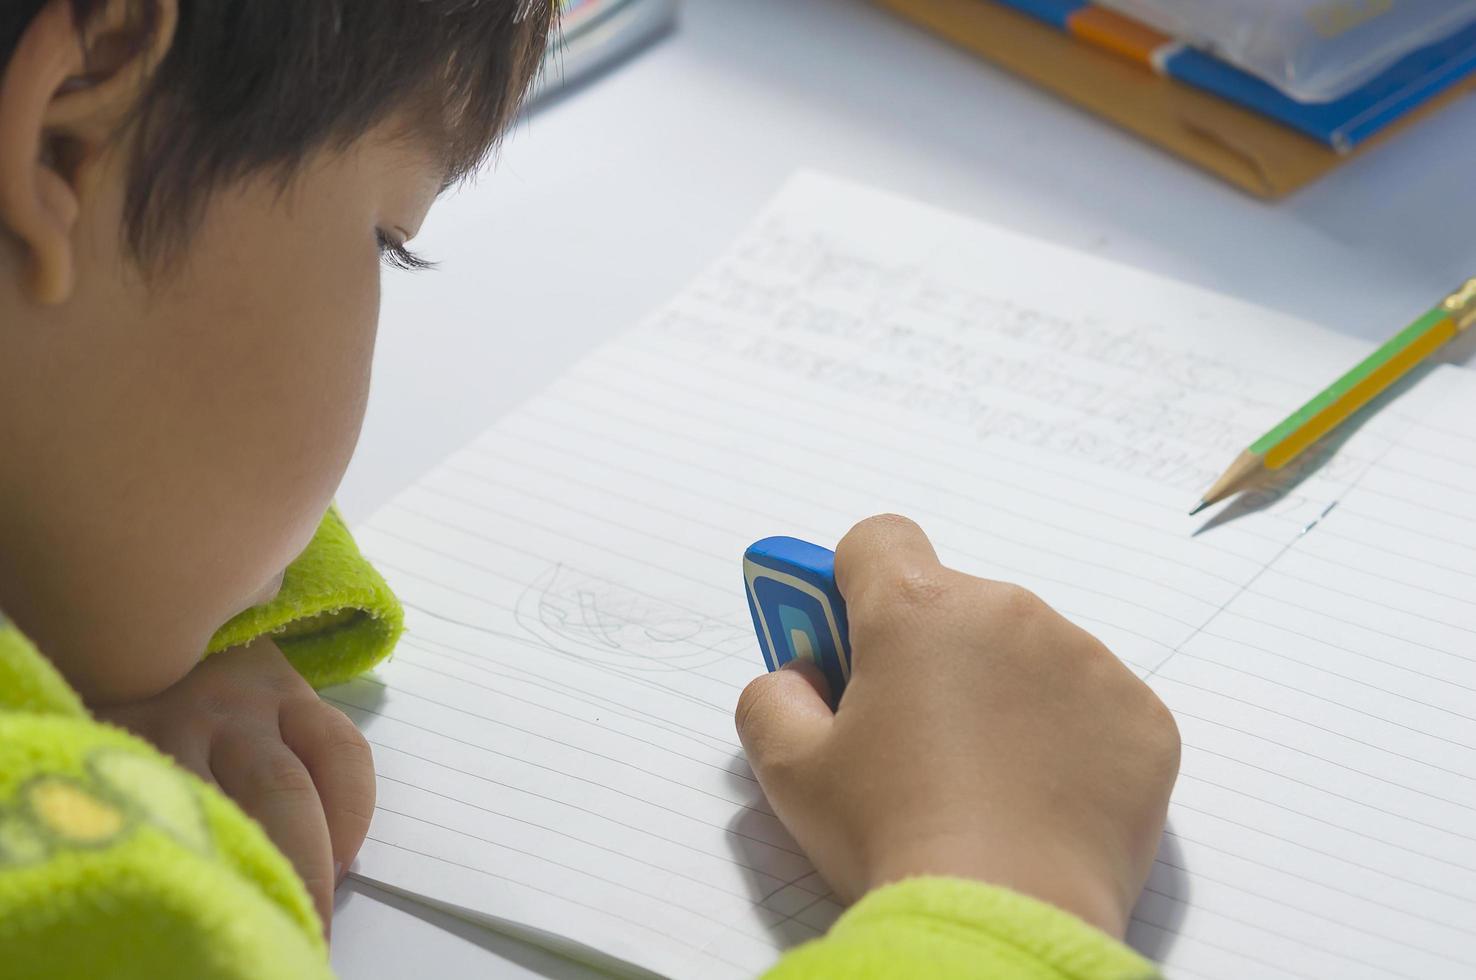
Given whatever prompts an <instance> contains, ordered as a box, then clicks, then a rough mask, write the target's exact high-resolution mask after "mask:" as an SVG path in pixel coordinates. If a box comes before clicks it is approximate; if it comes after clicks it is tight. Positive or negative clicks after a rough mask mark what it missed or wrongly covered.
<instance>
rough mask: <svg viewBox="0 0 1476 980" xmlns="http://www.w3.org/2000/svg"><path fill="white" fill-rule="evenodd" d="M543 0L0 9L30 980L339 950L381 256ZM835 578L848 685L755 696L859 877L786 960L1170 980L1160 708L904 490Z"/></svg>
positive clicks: (806, 833) (6, 541) (21, 920)
mask: <svg viewBox="0 0 1476 980" xmlns="http://www.w3.org/2000/svg"><path fill="white" fill-rule="evenodd" d="M552 16H553V15H552V11H551V10H550V9H549V7H548V6H547V5H546V4H545V3H543V2H542V0H539V2H535V3H529V2H527V0H413V2H412V0H6V2H5V4H4V7H3V8H0V65H3V70H4V73H3V75H0V611H3V614H4V615H5V616H8V617H9V619H10V620H11V621H12V624H11V625H10V626H5V625H3V624H0V948H3V949H4V950H5V951H6V956H7V965H6V971H7V975H22V976H24V975H46V976H70V975H79V976H81V975H86V976H93V975H111V976H140V977H144V976H149V977H157V976H172V975H177V976H190V977H215V976H220V977H240V978H246V977H250V978H258V977H280V976H314V975H323V974H325V973H326V970H327V967H326V961H325V957H324V955H323V951H324V948H323V943H322V935H321V934H320V932H319V929H320V928H322V927H324V926H326V923H327V920H328V917H329V914H330V911H331V896H332V889H333V886H334V883H335V882H336V881H337V880H338V879H339V878H340V877H341V875H342V873H343V869H344V868H346V867H347V866H348V865H349V864H350V863H351V862H352V860H353V857H354V854H355V853H356V852H357V850H358V847H359V844H360V843H361V842H362V840H363V838H364V835H365V834H366V833H367V830H368V822H369V818H370V815H371V814H372V812H373V801H374V779H373V767H372V763H371V760H370V757H369V751H368V747H367V745H366V743H365V742H364V741H363V739H362V737H360V736H359V735H358V733H357V731H355V730H354V728H353V726H352V724H350V723H349V722H348V721H347V719H346V718H345V717H344V716H343V715H341V714H340V713H338V712H337V711H336V710H335V709H333V708H331V707H329V706H328V705H326V704H324V703H323V702H321V701H319V700H318V699H317V697H316V696H315V695H314V694H313V691H312V686H322V685H324V684H329V683H333V682H336V681H339V680H343V679H346V678H347V677H349V676H352V675H353V674H354V673H356V672H358V671H360V670H363V669H366V668H367V667H369V666H371V665H372V664H373V663H374V662H375V661H377V660H378V659H379V658H381V657H382V656H384V655H385V654H386V653H387V652H388V651H389V649H390V648H391V647H392V645H393V642H394V639H395V637H396V635H397V634H398V629H399V611H398V607H397V606H396V604H395V603H394V601H393V598H392V597H391V596H389V595H388V592H387V591H386V590H385V588H384V585H383V582H382V581H381V580H380V579H379V577H378V576H377V575H376V574H375V573H374V572H373V570H372V569H369V568H368V567H367V566H366V565H365V564H364V563H363V562H362V560H361V559H359V557H358V555H357V552H356V551H355V550H354V548H353V545H352V542H351V541H350V540H349V538H348V536H347V533H346V532H345V531H344V529H343V527H342V525H341V524H340V523H339V522H338V521H337V518H336V516H334V515H333V514H332V513H331V512H330V513H328V516H327V517H324V513H325V511H327V510H328V507H329V502H330V499H331V496H332V493H333V491H334V489H335V487H336V486H337V483H338V481H339V479H340V478H341V476H342V474H343V471H344V468H345V466H346V464H347V460H348V457H349V454H350V452H351V450H352V447H353V443H354V441H355V438H356V436H357V431H358V426H359V423H360V421H361V417H362V411H363V406H364V398H365V392H366V388H367V383H368V370H369V364H370V359H371V354H372V348H373V338H374V329H375V321H376V316H377V289H378V278H377V277H378V268H379V261H380V259H381V257H382V258H384V259H386V260H388V261H389V262H391V263H393V264H397V265H402V266H412V267H413V266H416V265H419V264H420V263H419V260H418V259H416V258H415V257H414V255H413V254H412V253H410V252H409V251H408V250H407V246H406V243H407V242H408V241H409V239H411V238H413V237H414V233H415V231H416V229H417V228H418V227H419V225H420V223H421V222H422V220H423V219H424V217H425V213H426V211H427V210H428V209H429V207H430V205H431V203H432V202H433V201H434V199H435V197H436V196H437V194H438V193H439V191H440V190H441V189H442V188H443V187H445V186H446V185H447V184H448V183H450V182H453V181H455V180H456V179H458V178H459V177H461V176H463V175H465V174H467V173H469V172H470V171H471V170H472V169H474V167H475V166H476V165H477V163H478V162H479V161H480V160H481V158H482V157H483V155H484V154H485V153H486V151H487V149H488V147H489V146H491V145H492V144H493V143H494V141H495V139H496V137H497V136H498V134H499V133H500V132H501V131H502V130H503V128H504V127H505V126H506V124H507V122H508V120H509V119H510V117H511V116H512V114H513V112H514V110H515V108H516V106H517V103H518V101H519V99H520V98H521V96H522V94H523V92H524V90H525V88H526V86H527V83H528V81H529V79H530V78H531V77H532V74H533V72H534V71H535V70H536V67H537V64H538V61H539V57H540V55H541V51H542V45H543V39H544V37H545V36H546V33H547V31H548V29H549V27H550V24H551V20H552ZM837 574H838V577H839V584H840V586H841V588H842V590H843V591H844V592H845V594H846V596H847V601H848V605H849V606H850V608H851V611H852V643H853V649H854V652H855V662H856V664H855V674H854V677H853V680H852V686H851V688H850V689H849V690H848V693H847V695H846V701H845V705H844V707H843V708H842V709H841V710H840V711H838V712H835V713H832V712H831V711H830V709H829V708H828V707H826V701H825V697H824V691H823V682H822V681H821V680H820V679H819V678H818V677H817V676H815V675H813V674H811V673H809V672H806V671H803V670H798V669H797V670H785V671H781V672H779V673H777V674H774V675H769V676H765V677H761V678H759V679H758V680H756V681H755V682H754V683H753V684H752V685H750V687H749V689H748V690H747V691H745V692H744V695H743V698H742V699H741V701H740V703H739V705H738V706H737V721H738V727H739V732H740V735H741V736H742V739H743V742H744V745H745V746H746V748H747V750H748V752H749V755H750V759H751V761H752V763H753V765H754V768H755V771H756V772H757V774H758V776H759V779H760V781H761V783H762V784H763V786H764V788H765V790H766V792H767V793H768V795H769V797H770V799H771V801H772V802H773V804H774V806H775V809H776V811H777V812H778V813H779V814H780V816H781V817H782V818H783V820H784V821H785V823H786V825H787V826H788V827H789V829H790V830H791V831H792V832H793V834H794V836H795V838H796V839H797V840H798V841H799V843H800V844H801V845H802V846H803V847H804V848H805V849H806V851H807V852H808V853H809V854H810V856H811V857H812V858H813V860H814V861H815V863H816V865H817V867H818V868H819V869H820V871H821V872H822V873H823V874H824V875H825V877H826V878H827V880H828V881H829V882H830V883H831V885H832V886H833V887H834V888H835V889H836V891H837V893H838V894H840V895H842V896H844V897H847V898H850V899H861V898H862V897H863V896H866V898H865V900H864V901H861V902H859V903H858V904H857V906H856V907H855V908H854V909H853V910H852V911H851V912H849V913H848V914H847V916H845V917H844V918H843V919H842V920H841V921H840V922H839V923H838V924H837V926H836V927H835V928H834V929H833V930H832V932H831V934H830V935H829V936H828V937H826V938H824V939H821V940H819V941H817V942H815V943H812V944H811V945H809V946H807V947H805V948H802V949H800V950H797V951H795V952H794V953H792V954H790V956H789V957H788V958H786V959H785V960H784V961H783V962H781V964H780V965H779V966H778V967H777V968H776V973H777V974H779V975H782V976H831V975H847V976H860V975H871V976H904V975H917V974H919V973H921V974H927V975H934V976H985V975H988V976H1004V975H1008V976H1022V977H1029V976H1042V977H1045V976H1050V977H1059V976H1072V977H1129V976H1133V977H1136V976H1147V975H1150V974H1151V972H1152V971H1151V968H1150V967H1149V966H1148V965H1147V964H1146V963H1144V962H1143V961H1142V960H1141V959H1139V958H1138V957H1136V956H1135V955H1134V954H1132V953H1131V952H1130V951H1128V950H1126V949H1125V948H1124V947H1122V946H1121V945H1120V944H1119V943H1118V942H1117V941H1116V939H1119V938H1120V937H1121V936H1122V935H1123V933H1124V931H1125V929H1126V924H1127V917H1128V914H1129V911H1130V909H1131V907H1132V904H1133V901H1134V900H1135V898H1136V896H1137V893H1138V891H1139V889H1140V888H1141V887H1142V884H1143V881H1144V879H1145V877H1146V874H1147V870H1148V867H1149V864H1150V862H1151V860H1152V856H1153V852H1154V848H1155V846H1156V843H1157V838H1158V835H1159V832H1160V830H1161V828H1162V823H1163V819H1164V813H1165V809H1166V806H1167V798H1168V792H1169V789H1170V787H1171V785H1172V782H1173V778H1174V774H1175V772H1176V769H1177V758H1178V739H1177V733H1176V732H1175V730H1174V727H1173V723H1172V720H1171V719H1170V718H1169V717H1168V715H1167V712H1166V711H1165V710H1164V709H1163V707H1162V705H1161V704H1160V703H1159V702H1158V701H1157V699H1156V698H1155V697H1154V696H1153V695H1152V693H1151V692H1150V691H1149V690H1148V688H1147V687H1146V686H1144V685H1143V684H1141V683H1140V682H1139V681H1137V679H1136V678H1135V677H1133V676H1132V675H1131V673H1129V672H1128V671H1127V670H1126V668H1124V667H1123V666H1122V665H1121V663H1119V662H1118V661H1117V660H1116V659H1115V658H1113V657H1112V656H1111V655H1110V654H1108V653H1107V652H1106V651H1105V650H1104V649H1103V648H1102V647H1101V645H1100V644H1098V643H1097V642H1096V641H1095V640H1093V639H1092V638H1091V637H1089V636H1087V635H1086V634H1085V633H1082V632H1081V631H1080V630H1077V629H1076V628H1075V627H1073V626H1071V625H1070V624H1069V623H1066V622H1065V621H1064V620H1062V619H1061V618H1060V617H1058V616H1056V615H1055V614H1054V613H1053V612H1051V611H1050V610H1048V609H1046V608H1045V607H1044V606H1043V605H1041V604H1040V603H1039V602H1038V601H1037V600H1035V599H1034V598H1033V597H1031V596H1029V595H1028V594H1026V593H1024V592H1022V591H1020V590H1018V589H1015V588H1013V587H1010V586H1005V585H1001V584H999V583H990V582H984V581H981V580H978V579H973V578H971V577H969V576H965V575H961V574H959V573H957V572H953V571H950V570H947V569H944V568H942V567H940V566H939V565H938V563H937V559H936V556H935V555H934V554H933V551H932V548H931V546H930V545H929V544H928V542H927V539H926V538H925V537H924V536H923V535H922V533H921V531H919V530H918V529H917V528H916V527H915V526H914V525H911V524H910V523H908V522H906V521H904V520H901V519H898V518H876V519H872V520H870V521H866V522H863V523H862V524H860V525H858V526H857V527H856V528H855V529H854V530H853V531H852V532H851V533H850V534H848V535H847V537H846V538H845V539H844V540H843V541H842V542H841V544H840V547H839V550H838V557H837ZM222 623H225V624H226V625H225V626H224V627H222V626H221V624H222ZM202 653H208V654H209V655H208V656H206V657H205V658H204V659H203V660H202V659H201V658H202ZM43 655H44V656H43ZM924 655H925V656H926V659H925V660H924V659H923V657H924ZM107 723H111V724H107ZM120 729H127V730H130V731H131V732H133V733H136V735H137V736H141V739H140V738H135V737H133V736H130V735H126V734H124V733H123V732H122V731H121V730H120ZM145 740H146V742H147V743H148V744H146V742H145ZM150 746H152V747H150ZM158 750H162V753H164V754H167V755H168V756H169V757H172V759H173V762H172V763H169V762H165V761H164V756H163V755H161V754H159V751H158ZM186 773H189V774H190V775H186ZM248 817H249V818H253V819H248ZM253 821H254V822H253ZM928 875H933V876H937V877H924V876H928Z"/></svg>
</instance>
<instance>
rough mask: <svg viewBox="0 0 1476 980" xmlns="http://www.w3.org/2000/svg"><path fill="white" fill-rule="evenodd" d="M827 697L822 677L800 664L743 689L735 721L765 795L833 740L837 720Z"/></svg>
mask: <svg viewBox="0 0 1476 980" xmlns="http://www.w3.org/2000/svg"><path fill="white" fill-rule="evenodd" d="M827 698H828V691H827V690H826V686H825V678H824V676H823V675H822V674H821V673H820V671H819V669H818V668H816V667H815V665H814V664H811V663H809V662H807V661H802V660H795V661H791V662H790V663H788V664H786V665H785V666H784V667H783V668H781V669H780V670H777V671H775V672H773V673H772V674H764V675H762V676H760V677H756V678H754V679H753V680H752V681H751V682H749V685H748V686H747V687H745V688H744V689H743V693H742V694H741V695H740V696H739V698H738V710H737V712H736V714H735V717H734V720H735V722H736V723H737V725H738V738H739V740H740V741H742V742H743V748H744V751H746V752H747V753H748V761H749V764H750V765H752V766H753V769H754V772H755V774H756V775H757V776H758V778H759V781H760V782H761V783H763V784H764V789H765V791H768V792H772V791H773V790H774V789H775V784H777V783H780V782H784V781H786V780H787V779H788V778H789V777H790V776H792V775H795V774H797V772H798V770H799V769H801V768H802V767H803V766H804V763H805V760H807V759H808V758H809V757H810V756H811V755H812V753H814V752H815V751H816V750H817V749H818V748H819V747H820V746H821V744H822V743H823V742H824V740H825V738H826V736H827V735H829V733H830V728H831V725H832V724H833V723H834V722H835V715H834V714H833V713H832V712H831V710H830V705H829V703H828V702H827Z"/></svg>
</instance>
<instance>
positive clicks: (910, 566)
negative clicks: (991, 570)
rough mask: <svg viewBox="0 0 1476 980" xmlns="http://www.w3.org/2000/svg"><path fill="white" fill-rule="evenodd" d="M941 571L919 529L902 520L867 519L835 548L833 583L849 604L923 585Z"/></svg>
mask: <svg viewBox="0 0 1476 980" xmlns="http://www.w3.org/2000/svg"><path fill="white" fill-rule="evenodd" d="M941 570H942V566H941V565H940V564H939V563H938V553H937V552H936V551H934V550H933V543H932V542H931V541H929V540H928V536H927V535H926V534H924V533H923V530H922V528H920V527H918V526H917V525H916V524H915V523H913V522H912V521H910V520H908V519H907V518H905V517H900V516H898V515H896V514H882V515H879V516H877V517H868V518H867V519H866V520H864V521H862V522H861V523H860V524H857V525H856V526H855V527H853V528H851V529H850V530H849V531H847V532H846V536H845V537H843V538H841V540H840V544H838V545H836V546H835V584H836V586H837V587H839V589H840V592H841V595H843V596H845V599H846V603H847V605H849V604H850V603H852V602H856V601H865V600H866V599H867V598H868V597H869V596H872V595H877V594H883V595H886V594H891V593H895V592H897V591H899V590H906V589H908V588H909V587H910V586H909V583H926V582H929V581H933V580H935V579H936V577H937V574H938V573H939V572H940V571H941Z"/></svg>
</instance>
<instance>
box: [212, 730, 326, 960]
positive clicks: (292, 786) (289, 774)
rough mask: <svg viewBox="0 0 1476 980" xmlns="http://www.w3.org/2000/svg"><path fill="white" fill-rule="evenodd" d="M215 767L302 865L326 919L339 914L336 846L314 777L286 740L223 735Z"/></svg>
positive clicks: (225, 785)
mask: <svg viewBox="0 0 1476 980" xmlns="http://www.w3.org/2000/svg"><path fill="white" fill-rule="evenodd" d="M210 768H211V771H212V772H214V773H215V779H216V782H217V783H219V784H220V788H221V789H222V790H224V791H225V793H226V795H227V796H229V797H230V798H231V799H233V800H235V801H236V804H237V805H238V806H240V807H241V809H242V810H245V811H246V813H247V814H249V815H250V816H251V817H253V818H255V819H256V821H257V822H258V823H260V824H261V825H262V827H263V828H264V829H265V830H266V832H267V836H268V837H270V838H271V839H272V843H274V844H276V845H277V848H278V849H279V850H281V852H282V853H283V854H285V855H286V856H287V859H288V860H289V861H291V862H292V866H293V867H294V868H296V869H297V873H298V875H299V876H300V877H301V878H302V881H303V884H304V885H306V886H307V890H308V894H309V895H310V896H312V899H313V904H314V905H315V906H316V907H317V910H318V916H319V917H320V918H321V919H322V922H323V931H324V934H325V935H326V934H327V931H328V923H329V921H330V919H331V918H332V915H333V849H332V846H331V845H330V843H329V838H328V824H327V823H326V822H325V820H324V819H323V804H322V802H321V801H320V800H319V798H318V790H317V788H316V787H315V786H314V785H313V777H312V776H311V775H310V774H309V773H308V771H307V767H306V766H304V765H303V764H302V761H301V760H300V759H298V757H297V756H296V754H294V753H293V751H292V750H291V749H289V748H288V747H287V746H286V745H284V744H283V743H282V741H281V740H280V739H269V738H264V737H246V736H242V735H237V734H223V735H221V736H219V737H218V738H217V739H216V742H215V744H214V745H213V746H212V747H211V751H210Z"/></svg>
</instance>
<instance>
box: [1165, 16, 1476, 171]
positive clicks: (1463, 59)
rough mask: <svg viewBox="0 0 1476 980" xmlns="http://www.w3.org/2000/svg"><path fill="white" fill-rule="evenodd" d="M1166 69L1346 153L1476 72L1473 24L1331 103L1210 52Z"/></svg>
mask: <svg viewBox="0 0 1476 980" xmlns="http://www.w3.org/2000/svg"><path fill="white" fill-rule="evenodd" d="M1164 69H1165V71H1166V73H1167V74H1168V75H1169V76H1171V77H1173V78H1177V79H1179V80H1180V81H1183V82H1186V83H1188V84H1190V85H1194V86H1196V87H1198V88H1202V89H1205V90H1206V91H1210V92H1213V93H1215V94H1216V95H1219V96H1221V97H1223V98H1226V99H1230V100H1231V101H1233V102H1238V103H1240V104H1241V105H1243V106H1246V107H1247V108H1250V109H1254V110H1255V111H1256V112H1259V113H1261V114H1262V115H1266V116H1270V117H1271V118H1273V119H1276V120H1278V121H1280V122H1283V123H1285V124H1286V125H1288V126H1291V127H1292V128H1294V129H1297V130H1300V131H1301V132H1303V133H1306V134H1307V135H1308V136H1311V137H1313V138H1314V139H1317V140H1321V141H1322V142H1324V143H1326V144H1328V145H1329V146H1331V147H1332V148H1333V149H1335V150H1339V151H1342V152H1346V151H1348V150H1351V149H1353V147H1355V146H1357V145H1358V144H1359V143H1362V142H1363V141H1364V140H1366V139H1368V138H1369V137H1370V136H1372V135H1374V134H1375V133H1377V132H1378V131H1379V130H1381V129H1383V128H1384V127H1385V126H1387V125H1389V124H1390V123H1392V122H1394V120H1396V119H1398V118H1399V117H1400V116H1403V115H1404V114H1405V113H1408V112H1410V111H1412V110H1414V109H1417V108H1419V107H1420V106H1421V105H1423V104H1424V103H1426V102H1428V101H1429V100H1430V99H1433V98H1434V97H1435V96H1437V95H1439V94H1440V93H1441V92H1444V91H1445V90H1446V89H1448V88H1450V87H1451V86H1452V85H1455V84H1456V83H1457V82H1460V81H1462V80H1463V79H1465V78H1467V77H1468V76H1469V75H1470V74H1471V72H1472V71H1473V70H1476V24H1473V25H1472V26H1470V27H1467V28H1465V29H1464V30H1460V31H1457V32H1456V33H1455V34H1452V35H1451V36H1450V37H1448V38H1446V39H1445V40H1443V41H1437V42H1436V43H1435V44H1431V45H1429V46H1428V47H1424V48H1420V49H1419V50H1417V51H1413V52H1411V53H1409V54H1407V55H1405V56H1404V58H1403V59H1402V60H1400V61H1397V62H1395V63H1394V65H1393V66H1392V67H1390V68H1389V69H1388V70H1386V71H1385V72H1384V73H1383V74H1381V75H1378V76H1377V77H1375V78H1374V79H1373V80H1371V81H1370V82H1368V84H1366V85H1364V86H1363V87H1361V88H1359V89H1356V90H1354V91H1352V92H1350V93H1348V94H1347V95H1345V96H1343V97H1342V98H1340V99H1334V100H1333V101H1331V102H1298V101H1296V100H1295V99H1292V98H1290V97H1288V96H1286V95H1284V94H1282V93H1281V92H1280V91H1278V90H1277V89H1275V88H1273V87H1272V86H1270V85H1268V84H1267V83H1266V82H1263V81H1262V80H1261V79H1259V78H1256V77H1255V76H1254V75H1250V74H1248V73H1246V72H1244V71H1241V70H1240V69H1239V68H1235V67H1233V66H1231V65H1229V64H1227V63H1225V62H1223V61H1221V60H1219V59H1218V58H1215V57H1213V56H1212V55H1208V54H1205V53H1204V52H1202V51H1198V50H1195V49H1194V48H1187V47H1186V48H1184V49H1182V50H1181V51H1179V52H1178V53H1177V54H1174V55H1172V56H1170V57H1169V58H1168V59H1167V60H1166V61H1165V63H1164Z"/></svg>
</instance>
